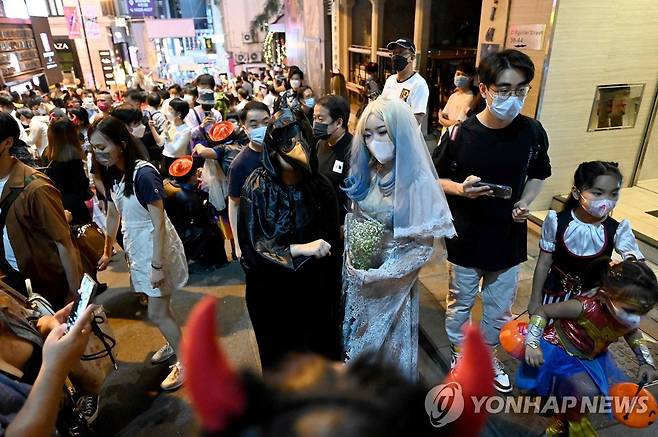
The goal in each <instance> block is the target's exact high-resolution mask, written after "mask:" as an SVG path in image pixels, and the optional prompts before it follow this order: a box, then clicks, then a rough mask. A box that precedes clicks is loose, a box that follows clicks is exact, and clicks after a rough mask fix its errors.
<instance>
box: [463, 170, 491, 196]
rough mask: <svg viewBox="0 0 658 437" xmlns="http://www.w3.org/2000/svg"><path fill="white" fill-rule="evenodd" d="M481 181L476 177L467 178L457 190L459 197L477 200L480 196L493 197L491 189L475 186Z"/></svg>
mask: <svg viewBox="0 0 658 437" xmlns="http://www.w3.org/2000/svg"><path fill="white" fill-rule="evenodd" d="M480 181H481V179H480V178H479V177H477V176H473V175H471V176H469V177H467V178H466V179H465V180H464V182H463V183H462V184H461V188H460V190H459V195H460V196H463V197H466V198H468V199H477V198H478V197H480V196H491V195H493V191H491V189H490V188H489V187H488V186H486V185H484V186H482V185H480V186H477V187H476V186H475V184H477V183H479V182H480Z"/></svg>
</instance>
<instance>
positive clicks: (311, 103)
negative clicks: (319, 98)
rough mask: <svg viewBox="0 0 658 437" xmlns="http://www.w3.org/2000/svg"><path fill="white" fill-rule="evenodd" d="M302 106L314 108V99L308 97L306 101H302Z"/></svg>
mask: <svg viewBox="0 0 658 437" xmlns="http://www.w3.org/2000/svg"><path fill="white" fill-rule="evenodd" d="M304 104H305V105H306V106H308V107H309V108H312V107H314V106H315V99H314V98H313V97H309V98H308V99H306V100H304Z"/></svg>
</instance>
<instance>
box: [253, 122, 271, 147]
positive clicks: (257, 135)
mask: <svg viewBox="0 0 658 437" xmlns="http://www.w3.org/2000/svg"><path fill="white" fill-rule="evenodd" d="M265 132H267V126H259V127H257V128H254V129H252V130H251V132H249V139H250V140H251V142H252V143H254V144H258V145H259V146H262V145H263V143H264V142H265Z"/></svg>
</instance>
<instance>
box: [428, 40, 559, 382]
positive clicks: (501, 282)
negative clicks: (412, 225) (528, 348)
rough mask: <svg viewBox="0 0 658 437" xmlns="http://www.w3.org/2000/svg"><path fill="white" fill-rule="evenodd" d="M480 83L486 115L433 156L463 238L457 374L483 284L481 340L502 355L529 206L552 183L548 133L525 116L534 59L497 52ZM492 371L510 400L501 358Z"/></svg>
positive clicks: (452, 312)
mask: <svg viewBox="0 0 658 437" xmlns="http://www.w3.org/2000/svg"><path fill="white" fill-rule="evenodd" d="M478 75H479V77H480V92H481V94H482V97H483V99H484V100H486V104H487V106H486V108H485V109H484V110H483V111H482V112H480V113H479V114H477V115H475V116H472V117H470V118H469V119H467V120H466V121H464V122H463V123H462V124H461V125H456V126H455V127H451V128H450V129H449V130H448V131H446V132H445V134H444V135H443V137H442V138H441V143H440V144H439V147H438V148H437V151H436V154H435V156H434V158H435V163H436V167H437V172H438V174H439V177H440V178H441V186H442V187H443V190H444V191H445V193H446V194H447V195H448V203H449V205H450V210H451V212H452V215H453V219H454V224H455V229H456V230H457V237H456V238H453V239H451V240H447V241H446V245H447V248H448V261H449V262H450V290H449V294H448V299H447V302H448V307H447V314H446V331H447V334H448V337H449V338H450V341H451V343H452V345H453V351H452V352H453V354H452V361H451V367H454V365H455V363H456V360H457V358H458V345H459V344H460V343H461V340H462V338H463V334H462V327H463V325H464V324H465V323H467V322H468V320H469V319H470V316H471V309H472V307H473V303H474V301H475V296H476V294H477V293H478V291H480V281H482V305H483V316H482V323H481V330H482V334H483V336H484V338H485V340H486V342H487V343H488V344H489V345H490V346H491V347H492V348H494V349H495V348H496V347H497V345H498V343H499V341H498V336H499V333H500V328H501V327H502V326H503V325H504V324H505V323H506V322H507V321H508V320H509V319H510V318H511V307H512V303H513V302H514V299H515V297H516V289H517V286H518V279H519V278H518V277H519V270H520V269H519V266H520V264H521V263H522V262H524V261H526V259H527V225H526V220H527V217H528V215H529V205H530V204H531V203H532V201H533V200H535V198H536V197H537V195H538V194H539V192H540V191H541V188H542V185H543V181H544V180H545V179H546V178H548V177H549V176H550V175H551V165H550V160H549V157H548V153H547V151H548V138H547V136H546V132H545V131H544V128H543V127H542V126H541V124H540V123H539V122H538V121H536V120H534V119H531V118H528V117H525V116H523V115H520V112H521V108H522V107H523V103H524V101H525V97H526V96H527V94H528V91H529V89H530V86H529V84H530V82H531V81H532V78H533V76H534V65H533V64H532V61H531V60H530V58H529V57H528V56H527V55H525V54H523V53H521V52H519V51H517V50H505V51H502V52H498V53H495V54H493V55H491V56H489V57H487V58H486V59H484V60H482V61H481V62H480V66H479V69H478ZM487 183H489V184H495V185H504V186H506V187H510V188H511V191H512V193H511V197H510V198H501V196H500V195H499V194H500V190H494V188H495V187H491V186H488V185H486V184H487ZM504 197H507V196H504ZM493 365H494V371H495V380H494V385H495V387H496V389H497V390H498V391H501V392H505V393H507V392H510V391H511V390H512V384H511V382H510V379H509V376H508V375H507V373H506V372H505V370H504V368H503V366H502V364H501V363H500V361H499V360H498V359H497V358H494V363H493Z"/></svg>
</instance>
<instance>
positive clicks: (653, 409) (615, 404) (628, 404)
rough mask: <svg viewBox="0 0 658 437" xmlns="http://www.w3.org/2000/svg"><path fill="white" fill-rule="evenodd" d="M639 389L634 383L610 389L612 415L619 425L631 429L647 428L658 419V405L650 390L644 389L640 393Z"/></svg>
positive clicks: (621, 384) (622, 384)
mask: <svg viewBox="0 0 658 437" xmlns="http://www.w3.org/2000/svg"><path fill="white" fill-rule="evenodd" d="M637 389H638V385H637V384H633V383H632V382H622V383H619V384H614V385H613V386H612V387H610V396H611V397H612V398H613V399H612V415H613V417H614V418H615V419H617V421H618V422H619V423H623V424H624V425H626V426H629V427H631V428H646V427H648V426H650V425H651V424H652V423H654V422H655V421H656V419H657V418H658V403H656V398H655V397H654V396H653V395H652V394H651V393H650V392H649V390H647V389H646V388H642V390H640V391H639V393H638V391H637ZM636 393H637V396H636Z"/></svg>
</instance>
